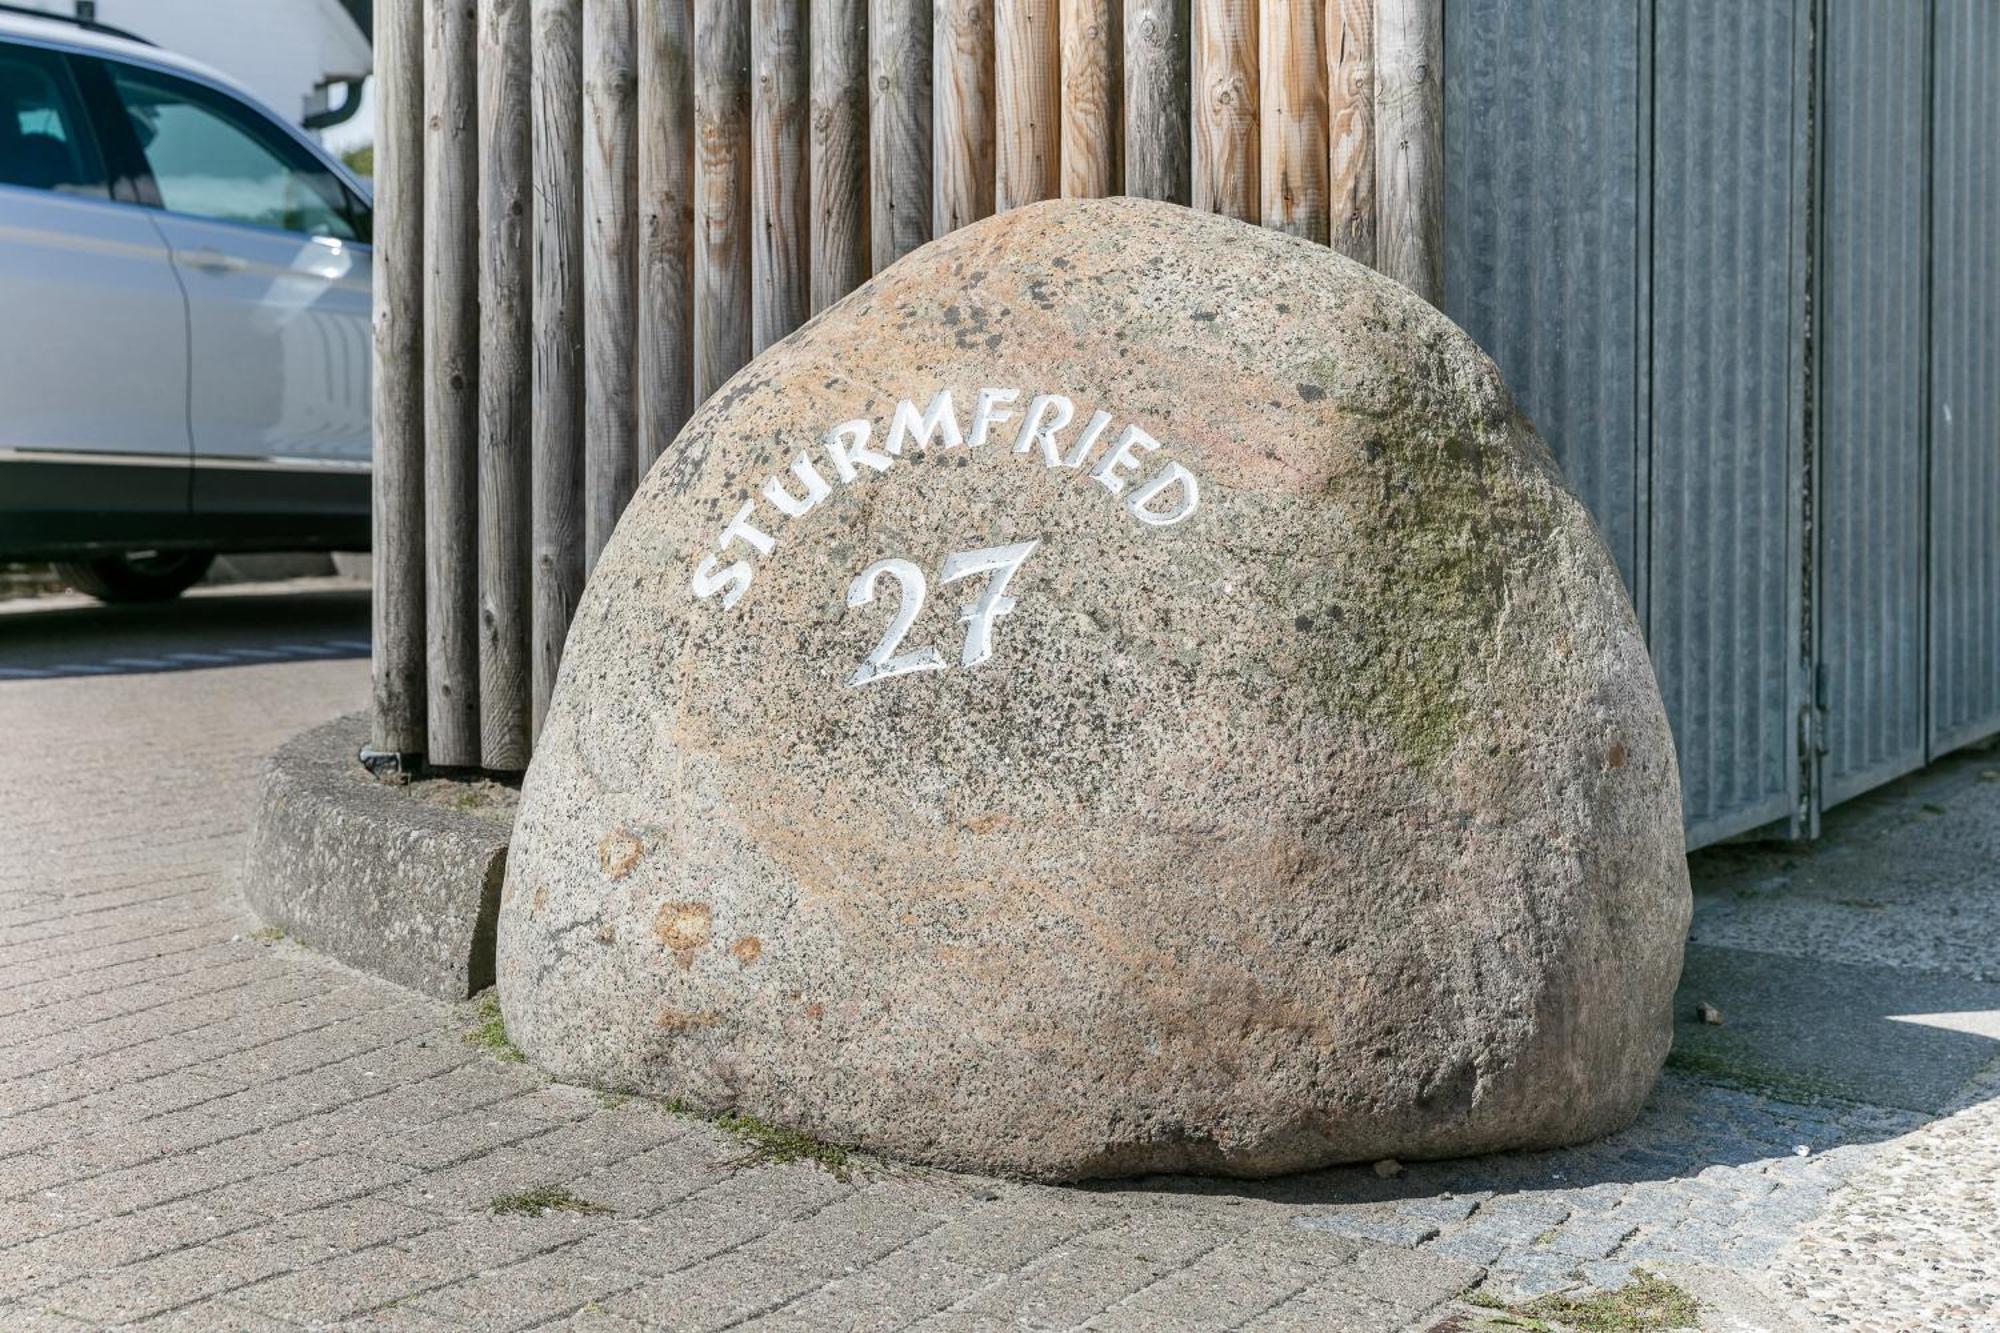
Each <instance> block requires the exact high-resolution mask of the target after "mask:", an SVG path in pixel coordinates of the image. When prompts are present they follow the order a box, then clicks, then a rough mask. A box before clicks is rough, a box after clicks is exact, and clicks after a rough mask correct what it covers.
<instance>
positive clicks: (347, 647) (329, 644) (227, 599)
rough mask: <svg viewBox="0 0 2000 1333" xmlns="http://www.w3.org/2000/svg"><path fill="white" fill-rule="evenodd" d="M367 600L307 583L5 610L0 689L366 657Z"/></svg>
mask: <svg viewBox="0 0 2000 1333" xmlns="http://www.w3.org/2000/svg"><path fill="white" fill-rule="evenodd" d="M368 596H369V595H368V589H367V588H366V587H363V586H357V585H355V584H353V583H350V582H347V581H344V580H334V579H310V580H300V581H298V582H297V583H295V584H246V585H234V586H225V587H215V588H200V589H196V590H194V591H192V592H189V593H188V594H186V595H185V596H182V597H180V598H177V599H175V600H173V601H170V602H154V603H146V604H140V605H126V606H106V605H102V604H100V603H97V602H92V601H87V600H85V599H83V598H80V597H76V596H54V597H41V598H29V599H22V600H19V601H14V602H6V603H0V682H5V681H8V680H48V679H52V678H55V677H62V676H107V675H122V674H130V673H137V672H156V671H192V670H201V669H204V668H211V667H227V666H249V665H254V664H257V663H262V662H285V661H304V660H309V659H315V658H317V659H333V658H356V657H366V656H367V655H368V636H369V609H368Z"/></svg>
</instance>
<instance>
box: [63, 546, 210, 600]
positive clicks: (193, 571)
mask: <svg viewBox="0 0 2000 1333" xmlns="http://www.w3.org/2000/svg"><path fill="white" fill-rule="evenodd" d="M214 560H215V552H213V551H134V552H128V553H126V554H123V555H111V556H105V557H103V558H101V559H97V560H82V561H77V562H75V563H73V564H72V563H69V562H66V561H59V562H57V564H56V577H57V578H59V579H61V580H62V581H63V582H64V583H67V584H68V585H69V586H70V587H72V588H74V589H76V590H77V591H78V592H80V593H82V594H84V595H85V596H86V597H95V598H96V599H97V600H98V601H100V602H164V601H168V600H169V599H171V598H175V597H178V596H180V595H181V594H182V593H184V592H186V591H187V590H188V588H189V587H191V586H192V585H193V584H194V582H195V580H197V579H199V578H200V577H201V576H202V575H203V574H206V573H207V572H208V567H209V565H210V564H212V563H213V562H214Z"/></svg>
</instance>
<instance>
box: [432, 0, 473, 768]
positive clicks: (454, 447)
mask: <svg viewBox="0 0 2000 1333" xmlns="http://www.w3.org/2000/svg"><path fill="white" fill-rule="evenodd" d="M425 17H426V28H425V32H424V37H425V51H424V102H425V108H426V112H425V117H424V266H425V270H426V271H425V275H424V434H425V437H426V438H425V443H424V523H425V534H424V571H425V579H424V610H425V619H426V631H427V632H426V636H425V637H426V643H427V649H428V658H429V661H428V671H427V675H428V682H429V686H430V690H429V694H430V700H429V718H428V721H429V745H428V746H427V748H426V752H425V753H426V758H427V759H428V761H429V762H430V763H432V764H434V765H438V766H441V767H451V768H469V767H474V766H476V765H477V764H478V763H479V634H478V617H479V561H478V548H477V545H476V543H475V541H474V533H475V532H476V530H477V529H476V525H477V522H478V515H477V509H478V500H479V492H478V458H479V219H478V213H477V201H478V189H479V135H478V126H477V123H476V107H475V103H476V101H477V93H478V87H477V84H478V70H477V64H478V45H477V41H478V25H477V16H476V14H475V10H474V0H437V3H434V4H432V5H430V6H427V7H426V10H425Z"/></svg>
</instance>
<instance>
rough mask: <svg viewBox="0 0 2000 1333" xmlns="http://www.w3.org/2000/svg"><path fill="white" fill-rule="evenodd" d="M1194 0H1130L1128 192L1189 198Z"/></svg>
mask: <svg viewBox="0 0 2000 1333" xmlns="http://www.w3.org/2000/svg"><path fill="white" fill-rule="evenodd" d="M1188 35H1189V13H1188V0H1125V20H1124V38H1125V60H1124V64H1125V143H1124V158H1125V193H1127V194H1135V195H1139V196H1141V197H1142V198H1146V199H1166V200H1170V201H1171V202H1173V203H1177V204H1184V203H1186V202H1188V199H1189V197H1190V196H1189V193H1188V170H1189V166H1190V162H1189V159H1188V78H1189V65H1188Z"/></svg>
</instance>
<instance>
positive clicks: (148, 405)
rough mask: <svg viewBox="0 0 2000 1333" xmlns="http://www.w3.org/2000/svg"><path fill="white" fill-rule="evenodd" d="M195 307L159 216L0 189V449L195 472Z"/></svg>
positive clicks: (40, 193) (124, 206)
mask: <svg viewBox="0 0 2000 1333" xmlns="http://www.w3.org/2000/svg"><path fill="white" fill-rule="evenodd" d="M187 385H188V346H187V307H186V302H185V300H184V299H183V297H182V294H181V287H180V283H179V282H178V281H177V280H176V278H175V275H174V268H173V264H172V262H171V261H170V259H169V257H168V252H167V247H166V244H165V242H164V241H163V240H162V239H161V237H160V233H159V230H158V229H157V228H156V227H155V226H154V225H153V219H152V217H151V216H149V214H148V211H147V210H146V209H143V208H138V207H135V206H133V205H129V204H119V203H110V202H107V201H104V200H101V199H91V198H84V197H76V196H70V195H63V194H56V193H51V192H49V191H45V190H29V189H17V188H14V187H12V186H4V185H0V404H4V409H0V448H7V449H13V450H31V451H54V452H76V453H103V454H141V455H144V454H151V455H156V456H163V457H165V458H169V459H175V460H179V461H180V463H181V464H182V465H183V466H185V464H186V460H187V457H188V453H189V447H190V441H189V433H188V398H187Z"/></svg>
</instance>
